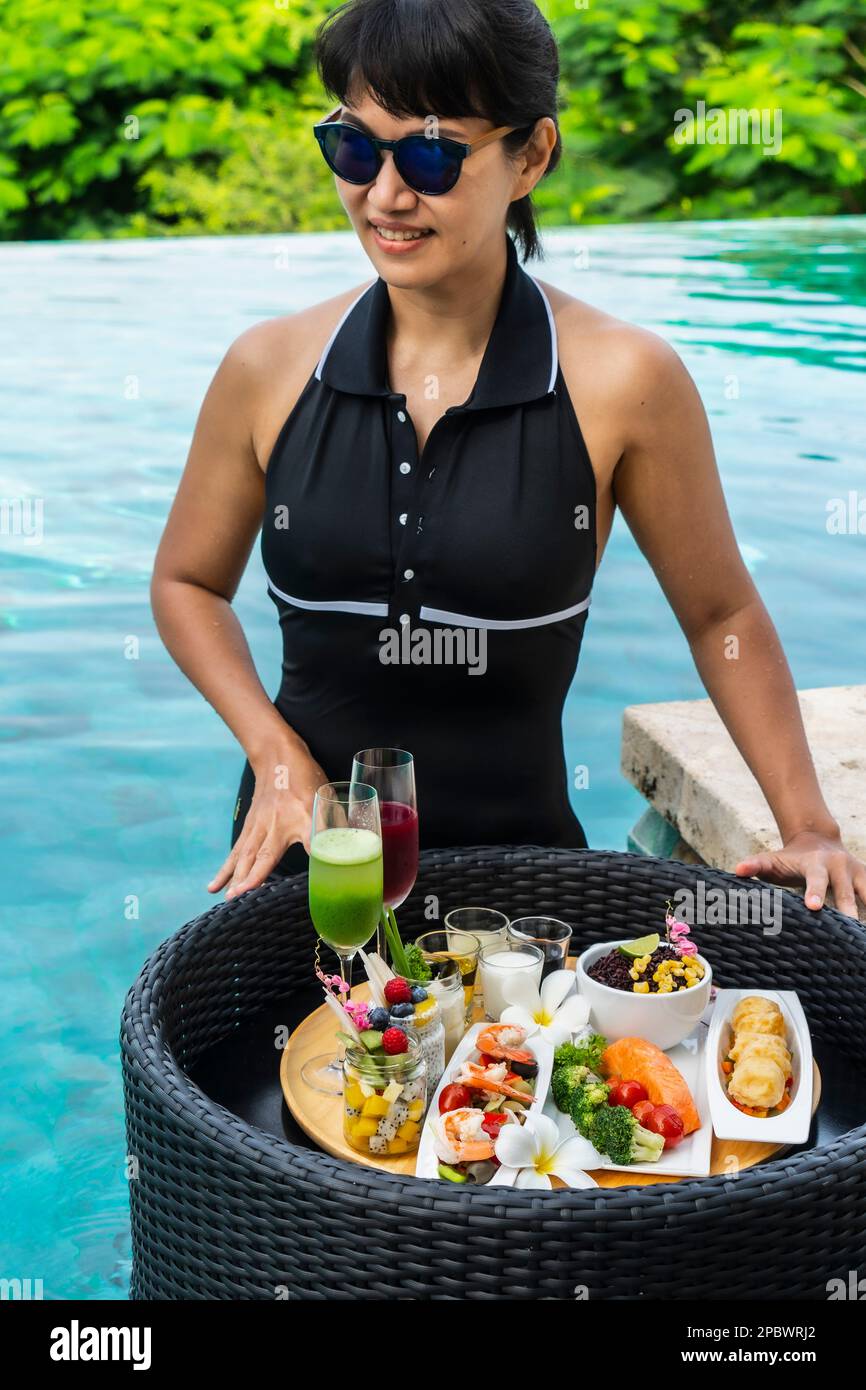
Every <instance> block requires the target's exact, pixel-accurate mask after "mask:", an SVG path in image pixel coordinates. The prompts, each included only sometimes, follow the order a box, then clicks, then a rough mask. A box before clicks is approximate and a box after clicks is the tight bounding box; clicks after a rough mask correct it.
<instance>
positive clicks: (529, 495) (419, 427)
mask: <svg viewBox="0 0 866 1390" xmlns="http://www.w3.org/2000/svg"><path fill="white" fill-rule="evenodd" d="M319 65H320V71H321V75H322V79H323V82H324V85H325V87H326V88H327V89H328V91H329V92H331V93H332V94H333V96H334V98H335V100H336V101H337V102H339V106H338V107H337V109H336V111H334V112H332V113H331V115H330V116H329V117H327V118H326V119H323V121H322V122H321V123H320V125H319V126H318V127H317V130H316V138H317V139H318V140H319V143H320V146H321V148H322V152H323V154H324V155H325V158H326V160H327V162H328V163H329V165H330V166H331V168H332V170H333V171H334V173H335V175H336V182H337V189H338V192H339V195H340V197H341V199H342V201H343V205H344V207H345V209H346V212H347V214H348V216H349V219H350V221H351V223H352V226H353V227H354V229H355V232H356V233H357V235H358V238H359V240H360V242H361V245H362V246H363V248H364V250H365V252H366V253H367V255H368V256H369V258H370V261H371V263H372V266H373V269H374V271H375V272H376V275H377V277H378V278H377V279H376V280H375V281H374V282H373V283H372V284H368V285H367V286H363V287H359V288H358V289H354V290H352V291H350V292H349V293H348V294H341V295H338V296H337V297H336V298H334V299H331V300H328V301H327V302H326V303H323V304H317V305H315V306H314V307H313V308H310V309H307V310H305V311H303V312H301V313H298V314H296V315H293V316H291V317H286V318H279V319H276V320H272V321H269V322H266V323H262V324H258V325H257V326H256V327H254V328H252V329H250V330H249V331H248V332H246V333H244V334H243V335H242V336H241V337H240V338H239V339H238V340H237V342H235V343H234V344H233V346H232V347H231V348H230V349H229V351H228V353H227V355H226V357H225V359H224V360H223V362H222V364H221V366H220V368H219V370H218V371H217V373H216V376H215V378H214V380H213V382H212V384H211V387H210V389H209V391H208V393H207V397H206V399H205V402H204V405H203V407H202V410H201V414H200V417H199V420H198V424H197V427H196V431H195V436H194V439H193V443H192V448H191V452H190V456H189V461H188V463H187V466H186V470H185V472H184V475H183V479H182V481H181V485H180V488H179V491H178V494H177V498H176V500H175V503H174V506H173V508H172V511H171V515H170V517H169V520H168V524H167V527H166V531H165V535H164V537H163V540H162V544H161V546H160V549H159V554H158V557H157V561H156V568H155V575H154V585H153V604H154V612H155V615H156V619H157V623H158V625H159V630H160V633H161V635H162V637H163V639H164V641H165V643H166V645H167V647H168V648H169V650H170V651H171V653H172V655H173V656H174V658H175V660H176V661H177V662H178V664H179V665H180V666H181V668H182V669H183V670H184V671H185V672H186V674H187V675H188V676H189V677H190V679H191V680H192V681H193V682H194V683H195V684H196V685H197V686H198V688H199V690H201V692H202V694H204V695H205V697H206V698H207V699H208V700H209V701H210V702H211V704H212V705H213V706H214V708H215V709H216V710H217V711H218V713H219V714H220V715H221V716H222V718H223V719H224V720H225V721H226V723H227V724H228V726H229V728H230V729H231V730H232V732H233V733H234V734H235V736H236V737H237V739H238V741H239V742H240V744H241V745H242V747H243V748H244V750H245V752H246V755H247V764H246V768H245V770H244V774H243V778H242V781H241V787H240V794H239V797H238V801H237V806H236V812H235V821H234V831H233V844H232V850H231V853H230V854H229V856H228V858H227V859H226V861H225V863H224V864H223V866H222V868H221V869H220V870H219V872H218V873H217V874H216V876H215V878H214V879H213V880H212V881H211V883H210V885H209V888H210V890H211V891H212V892H217V891H219V890H220V889H222V888H224V887H226V888H227V894H226V896H227V897H229V898H233V897H236V896H237V895H238V894H239V893H243V892H246V891H247V890H248V889H250V888H252V887H255V886H257V885H258V884H260V883H262V882H263V880H264V879H265V878H266V876H267V875H268V874H269V873H270V872H272V871H273V870H278V871H281V872H292V871H295V870H297V869H299V868H302V867H303V866H304V864H305V862H306V854H305V851H308V849H309V833H310V816H311V806H312V798H313V794H314V791H315V789H316V787H317V786H318V785H320V784H321V783H322V782H325V781H326V780H328V779H331V778H345V777H347V776H348V775H349V771H350V767H351V759H352V755H353V753H354V752H355V750H356V749H358V748H361V747H367V746H372V745H393V746H400V747H404V748H409V749H411V750H412V752H413V753H414V754H415V757H416V760H417V775H418V786H419V805H420V808H421V827H422V844H424V845H428V846H433V845H447V844H473V843H537V844H545V845H573V846H584V845H585V844H586V841H585V838H584V835H583V831H582V829H581V827H580V824H579V822H578V820H577V819H576V817H575V816H574V813H573V812H572V810H571V808H570V805H569V800H568V790H567V782H566V775H565V766H564V758H563V746H562V732H561V715H562V706H563V701H564V699H565V696H566V693H567V691H568V688H569V685H570V682H571V679H572V676H573V674H574V671H575V667H576V663H577V658H578V653H579V650H580V644H581V638H582V635H583V628H584V625H585V623H586V619H587V610H588V606H589V601H590V594H591V589H592V583H593V578H594V575H595V570H596V568H597V565H598V562H599V560H600V559H601V555H602V553H603V551H604V547H605V543H606V541H607V538H608V536H609V534H610V529H611V523H612V520H613V513H614V507H615V506H619V507H620V508H621V509H622V511H623V513H624V515H625V517H626V520H627V521H628V523H629V525H630V527H631V529H632V531H633V533H634V535H635V536H636V538H637V540H638V543H639V544H640V546H641V548H642V549H643V551H644V553H645V555H646V556H647V558H648V560H649V562H650V564H651V565H652V567H653V569H654V570H655V572H656V574H657V576H658V578H659V580H660V582H661V584H662V586H663V588H664V590H665V593H666V595H667V597H668V599H669V601H670V603H671V605H672V606H673V608H674V611H675V612H676V615H677V617H678V619H679V621H680V623H681V625H682V627H683V629H684V631H685V633H686V636H687V638H688V640H689V642H690V645H691V650H692V653H693V655H694V658H695V662H696V665H697V668H698V670H699V672H700V675H701V677H702V679H703V681H704V684H705V685H706V688H707V690H708V691H709V693H710V695H711V697H712V699H713V701H714V703H715V705H716V708H717V709H718V711H719V713H720V715H721V716H722V718H723V719H724V721H725V724H726V725H727V727H728V729H729V730H730V732H731V734H732V736H733V738H734V740H735V741H736V743H737V745H738V747H739V748H740V750H741V751H742V753H743V755H744V757H745V758H746V761H747V762H748V764H749V766H750V768H751V770H752V772H753V773H754V775H755V777H756V778H757V779H758V781H759V783H760V785H761V787H762V789H763V791H764V792H765V794H766V796H767V799H768V801H769V803H770V806H771V807H772V810H773V813H774V815H775V817H776V821H777V823H778V826H779V832H780V835H781V839H782V842H783V847H782V849H781V850H780V851H779V852H778V853H777V854H768V855H761V856H758V857H757V858H755V859H752V860H749V861H747V862H745V863H743V864H740V865H738V866H737V871H738V872H740V873H742V874H753V873H760V874H761V876H762V877H764V878H766V879H770V880H778V881H784V882H798V881H799V882H802V881H803V880H805V882H806V886H807V898H806V901H807V902H808V904H809V905H810V906H812V907H818V906H820V905H821V903H822V902H823V900H824V895H825V890H826V889H827V886H828V883H830V884H831V885H832V888H833V891H834V893H835V895H836V902H837V904H838V906H839V907H840V908H841V909H842V910H843V911H845V912H849V913H852V914H853V913H855V911H856V908H855V896H854V895H855V890H856V891H857V892H859V894H860V896H861V898H864V900H866V868H864V866H863V865H862V864H860V863H859V862H858V861H856V860H855V859H853V857H851V856H850V855H848V854H847V853H846V851H845V849H844V847H843V846H842V844H841V842H840V838H839V830H838V826H837V825H836V823H835V822H834V820H833V817H832V815H831V814H830V812H829V811H828V809H827V807H826V805H825V803H824V800H823V798H822V795H821V792H820V789H819V787H818V784H817V780H816V777H815V772H814V769H813V766H812V762H811V759H810V756H809V751H808V748H807V745H806V740H805V736H804V732H803V726H802V722H801V719H800V713H799V708H798V704H797V698H796V694H795V691H794V686H793V683H792V680H791V676H790V673H789V670H788V667H787V665H786V662H785V658H784V655H783V653H782V650H781V647H780V645H779V640H778V637H777V635H776V633H775V631H774V629H773V625H772V623H771V622H770V619H769V617H768V615H767V613H766V611H765V609H764V607H763V605H762V603H761V600H760V598H759V597H758V594H757V593H756V591H755V588H754V585H753V584H752V581H751V579H750V577H749V574H748V572H747V571H746V569H745V567H744V565H743V563H742V560H741V558H740V554H739V551H738V548H737V545H736V542H735V539H734V536H733V533H732V530H731V525H730V521H729V518H728V514H727V511H726V508H725V503H724V499H723V496H722V491H721V487H720V483H719V478H718V474H717V471H716V467H715V463H714V460H713V453H712V446H711V442H710V437H709V432H708V428H707V422H706V419H705V416H704V412H703V409H702V407H701V403H700V400H699V398H698V395H697V392H696V390H695V388H694V386H693V384H692V382H691V380H690V379H689V377H688V374H687V373H686V371H685V370H684V368H683V366H682V364H681V363H680V361H679V359H678V358H677V356H676V355H675V354H674V353H673V351H672V350H671V349H670V348H669V347H667V345H666V344H665V343H664V342H662V341H661V340H659V339H658V338H656V337H654V336H653V335H652V334H649V333H646V332H643V331H641V330H639V329H636V328H633V327H631V326H630V325H628V324H625V323H622V322H620V321H618V320H616V319H613V318H611V317H609V316H608V315H606V314H603V313H601V312H599V311H598V310H596V309H594V308H592V307H591V306H590V305H587V304H582V303H580V302H579V301H578V300H575V299H572V298H571V297H570V296H569V295H567V294H564V293H563V292H562V291H560V290H557V289H555V288H554V287H552V286H549V285H542V284H539V283H537V282H536V281H535V280H534V279H532V278H531V277H530V276H529V275H528V274H527V273H526V271H524V270H523V269H522V268H521V266H520V265H519V263H518V258H517V251H516V247H517V246H519V247H520V248H521V249H522V251H523V253H524V257H526V256H532V255H534V254H536V253H537V251H538V239H537V232H536V228H535V223H534V215H533V209H532V204H531V197H530V195H531V192H532V190H533V188H534V187H535V186H536V184H537V183H538V181H539V180H540V179H541V178H542V177H543V176H544V175H545V174H548V173H550V172H551V171H552V170H553V169H554V167H555V166H556V163H557V161H558V158H559V154H560V139H559V133H558V129H557V124H556V114H555V113H556V105H557V103H556V90H557V77H558V60H557V53H556V47H555V43H554V40H553V37H552V35H551V32H550V30H549V28H548V26H547V24H546V22H545V21H544V19H543V18H542V16H541V14H540V12H539V11H538V9H537V8H536V6H535V5H534V4H533V3H531V0H435V3H434V0H429V3H427V2H426V0H350V3H349V4H347V5H345V6H344V7H343V8H342V9H340V10H338V11H337V12H336V13H335V14H334V15H332V16H331V18H330V20H329V21H327V22H326V23H325V25H324V26H323V29H322V32H321V33H320V38H319ZM406 137H410V138H409V139H408V140H406ZM404 141H405V143H402V142H404ZM455 142H456V143H455ZM506 229H507V230H508V232H510V234H511V235H510V236H509V235H507V231H506ZM260 528H261V530H262V553H263V557H264V561H265V568H266V570H267V573H268V581H269V588H270V593H271V597H272V599H273V601H274V603H275V605H276V609H277V613H278V615H279V621H280V625H281V627H282V630H283V642H284V657H283V679H282V684H281V687H280V691H279V694H278V696H277V698H276V700H275V702H274V703H272V702H271V701H270V699H269V698H268V696H267V694H266V693H265V691H264V689H263V688H262V686H261V684H260V682H259V680H258V677H257V675H256V671H255V668H254V666H253V663H252V660H251V657H250V653H249V650H248V647H247V644H246V641H245V639H244V635H243V632H242V631H241V628H240V626H239V624H238V621H237V619H236V617H235V616H234V613H233V611H232V608H231V600H232V597H233V595H234V593H235V590H236V588H237V585H238V582H239V580H240V577H241V574H242V572H243V570H244V567H245V565H246V563H247V560H248V557H249V554H250V550H251V547H252V545H253V542H254V540H255V537H256V534H257V532H258V531H259V529H260ZM672 537H674V538H676V542H675V544H672V543H671V538H672ZM419 634H420V636H419ZM434 638H435V639H436V641H437V642H439V645H438V646H437V645H436V642H434V640H433V639H434ZM733 638H736V639H737V642H738V644H739V656H738V658H737V659H736V660H730V659H728V658H729V655H730V652H731V650H732V639H733ZM425 644H426V645H425Z"/></svg>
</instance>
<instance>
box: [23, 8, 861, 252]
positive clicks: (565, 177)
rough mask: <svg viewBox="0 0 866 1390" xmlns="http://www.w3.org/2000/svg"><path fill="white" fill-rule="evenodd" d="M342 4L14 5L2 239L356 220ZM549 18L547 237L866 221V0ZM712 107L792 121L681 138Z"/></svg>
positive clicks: (320, 225) (565, 12) (542, 200)
mask: <svg viewBox="0 0 866 1390" xmlns="http://www.w3.org/2000/svg"><path fill="white" fill-rule="evenodd" d="M491 3H493V0H491ZM583 3H585V4H586V7H585V8H580V5H581V4H583ZM331 8H333V0H146V2H145V3H141V0H111V3H109V0H4V3H3V5H2V7H0V236H3V237H6V238H10V237H14V238H28V237H40V238H46V237H83V236H84V237H86V236H130V235H177V234H190V233H214V234H217V233H223V232H274V231H286V230H288V231H294V230H313V229H330V228H334V227H341V226H344V225H345V218H344V214H343V212H342V209H341V207H340V204H339V201H338V199H337V196H336V193H335V191H334V188H333V180H332V179H331V178H330V176H329V175H328V174H327V172H326V170H325V168H324V165H323V164H322V163H321V159H320V156H319V153H318V150H317V148H316V146H315V143H314V141H313V139H312V135H311V133H310V126H311V125H312V123H313V121H314V120H315V119H316V118H317V117H319V116H320V115H321V114H322V113H323V111H324V109H325V101H326V98H325V96H324V94H323V93H322V92H321V90H320V88H319V85H318V81H317V79H316V76H315V71H314V64H313V41H314V37H315V32H316V29H317V27H318V24H319V23H320V22H321V20H322V19H323V18H324V16H325V15H326V14H327V13H328V12H329V10H330V9H331ZM541 8H542V9H543V10H544V12H545V13H546V14H547V16H548V18H549V19H550V21H551V23H552V24H553V26H554V29H555V31H556V34H557V38H558V40H559V43H560V48H561V55H562V68H563V83H562V112H561V119H562V129H563V138H564V143H565V156H564V159H563V163H562V165H561V167H560V170H559V172H558V173H557V174H555V175H554V176H553V177H552V178H551V179H549V180H546V181H545V182H544V183H543V184H542V186H541V188H540V190H539V193H538V195H537V197H538V202H539V204H540V206H541V208H542V210H543V213H544V216H545V221H546V222H547V223H548V224H554V223H568V222H575V221H601V220H610V219H621V220H624V219H631V218H647V217H660V218H674V217H676V218H681V217H713V218H715V217H728V216H743V215H745V216H771V215H781V214H811V213H822V212H826V213H833V212H858V211H863V210H864V208H866V197H864V191H863V190H864V187H866V177H864V176H866V57H864V50H866V7H864V3H863V0H854V3H853V4H852V3H851V0H800V3H795V4H794V5H793V7H792V8H788V7H787V5H786V3H784V0H757V4H756V3H755V0H716V3H711V0H541ZM699 101H703V102H705V103H706V106H707V107H708V108H712V107H722V108H728V107H735V108H743V107H745V108H749V107H755V108H759V109H768V110H775V109H776V108H778V109H779V110H781V112H782V120H783V132H784V140H783V143H782V146H781V149H780V150H779V152H778V154H769V153H766V152H764V151H763V150H762V148H761V146H760V145H758V144H738V143H735V144H727V143H725V144H721V143H709V142H707V143H695V144H681V143H679V142H678V141H677V140H676V138H675V128H676V121H675V115H676V112H677V111H678V110H680V109H683V108H687V109H690V110H695V109H696V107H697V103H698V102H699ZM701 129H702V127H701V126H700V125H698V130H699V131H700V130H701Z"/></svg>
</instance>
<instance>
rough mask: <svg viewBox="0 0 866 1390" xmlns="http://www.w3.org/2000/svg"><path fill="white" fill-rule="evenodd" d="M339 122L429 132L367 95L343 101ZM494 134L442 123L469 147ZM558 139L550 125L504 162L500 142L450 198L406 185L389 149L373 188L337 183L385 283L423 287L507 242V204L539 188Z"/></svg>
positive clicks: (478, 124)
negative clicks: (406, 236) (408, 236)
mask: <svg viewBox="0 0 866 1390" xmlns="http://www.w3.org/2000/svg"><path fill="white" fill-rule="evenodd" d="M340 119H342V120H345V121H349V122H351V124H352V125H357V126H360V128H361V129H362V130H365V131H366V132H367V133H368V134H369V135H374V136H378V137H379V139H382V140H399V139H400V138H401V136H404V135H415V134H424V133H426V132H425V123H424V121H423V119H421V118H420V117H418V116H410V117H406V118H401V119H398V118H397V117H395V116H391V115H389V114H388V112H387V111H385V110H383V108H382V107H381V106H379V104H378V103H377V102H376V101H375V100H374V99H373V98H372V97H371V96H369V95H364V96H363V97H361V96H359V97H357V98H356V99H355V100H354V101H353V102H351V103H345V104H344V105H343V107H342V114H341V117H340ZM493 128H494V127H493V122H492V121H487V120H483V119H482V118H480V117H470V116H466V117H457V116H453V117H449V118H447V119H446V118H444V117H443V118H442V119H441V121H439V122H438V128H437V130H436V133H437V134H439V135H442V136H449V137H450V138H451V139H454V140H459V141H461V142H464V143H466V144H470V143H471V142H472V141H473V140H477V139H478V138H479V137H480V136H482V135H486V134H487V133H488V131H490V130H492V129H493ZM428 129H429V127H428ZM555 140H556V132H555V128H554V125H553V121H551V120H549V119H545V120H542V121H539V122H538V124H537V127H536V131H535V134H534V136H533V139H532V141H531V143H530V145H529V146H528V148H527V150H526V152H525V153H524V152H521V154H520V156H519V157H517V158H509V157H508V156H506V153H505V149H504V146H503V144H502V142H501V141H494V142H493V143H492V144H490V145H487V146H485V147H484V149H481V150H478V151H477V152H475V153H473V154H472V155H471V156H470V157H469V158H468V159H465V160H464V161H463V167H462V170H461V173H460V177H459V179H458V180H457V183H456V184H455V186H454V188H453V189H451V191H450V192H449V193H443V194H441V195H439V196H437V197H432V198H431V197H429V196H425V195H424V194H423V193H415V192H414V190H413V189H411V188H410V187H409V186H408V184H405V183H404V182H403V180H402V178H401V177H400V175H399V173H398V172H397V169H396V168H395V165H394V160H393V157H392V155H391V153H390V151H385V152H384V153H383V158H382V166H381V168H380V170H379V174H378V177H377V178H376V180H375V182H374V183H371V184H367V185H364V186H361V185H358V184H352V183H346V182H344V181H343V180H342V179H339V178H338V179H337V180H336V184H337V192H338V193H339V195H340V199H341V201H342V203H343V206H344V208H345V209H346V212H347V213H348V215H349V218H350V219H351V222H352V225H353V227H354V228H355V231H356V232H357V234H358V237H359V239H360V241H361V245H362V246H363V247H364V250H365V251H366V252H367V255H368V256H369V257H370V260H371V261H372V263H373V265H374V267H375V268H376V270H377V271H378V273H379V274H380V275H381V277H382V279H383V280H385V281H387V283H388V284H390V285H394V286H395V287H397V288H406V289H409V288H412V289H421V288H425V287H427V286H429V285H434V284H436V283H437V282H438V281H440V280H443V279H444V278H445V277H446V276H452V275H455V274H459V272H460V271H461V270H462V269H468V268H469V267H471V266H473V265H477V264H478V263H479V261H480V259H481V258H483V257H484V256H485V255H486V254H487V253H488V252H489V250H490V248H492V247H494V246H496V245H498V244H499V243H500V242H501V239H502V234H503V230H504V227H505V219H506V216H507V213H508V206H509V204H510V203H511V202H513V201H514V200H515V199H516V198H522V197H523V196H524V194H526V193H528V192H529V191H530V190H531V189H532V188H533V187H534V186H535V184H536V183H537V182H538V179H539V178H540V177H541V175H542V173H543V172H544V169H545V167H546V165H547V161H548V159H549V158H550V152H551V150H552V148H553V145H554V143H555ZM389 232H391V233H392V234H393V233H394V232H421V233H422V235H421V236H420V237H418V238H417V240H415V239H413V240H406V241H404V240H401V239H398V240H393V239H389V236H388V233H389Z"/></svg>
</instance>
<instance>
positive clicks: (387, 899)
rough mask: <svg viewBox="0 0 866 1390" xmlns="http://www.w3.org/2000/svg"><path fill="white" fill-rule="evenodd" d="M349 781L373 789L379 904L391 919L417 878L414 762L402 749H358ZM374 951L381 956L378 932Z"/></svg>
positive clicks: (416, 801) (416, 817) (409, 754)
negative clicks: (378, 851) (378, 830)
mask: <svg viewBox="0 0 866 1390" xmlns="http://www.w3.org/2000/svg"><path fill="white" fill-rule="evenodd" d="M352 782H353V783H356V782H357V783H360V784H364V785H367V786H371V787H375V788H376V790H377V792H378V793H379V809H380V814H381V820H382V855H383V866H384V867H383V872H384V882H383V891H382V902H383V905H384V908H385V910H386V911H388V912H389V913H390V914H392V916H393V910H394V908H395V907H399V906H400V904H401V903H404V902H405V901H406V899H407V898H408V896H409V894H410V893H411V892H412V889H413V888H414V886H415V879H416V878H417V876H418V800H417V795H416V792H415V759H414V758H413V757H412V754H411V753H407V752H406V751H405V749H403V748H362V749H361V750H360V752H358V753H356V754H355V758H354V761H353V763H352ZM395 925H396V923H395ZM376 949H377V951H378V952H379V954H380V955H381V956H382V957H384V955H385V952H384V949H383V942H382V939H381V933H379V934H377V938H376Z"/></svg>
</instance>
